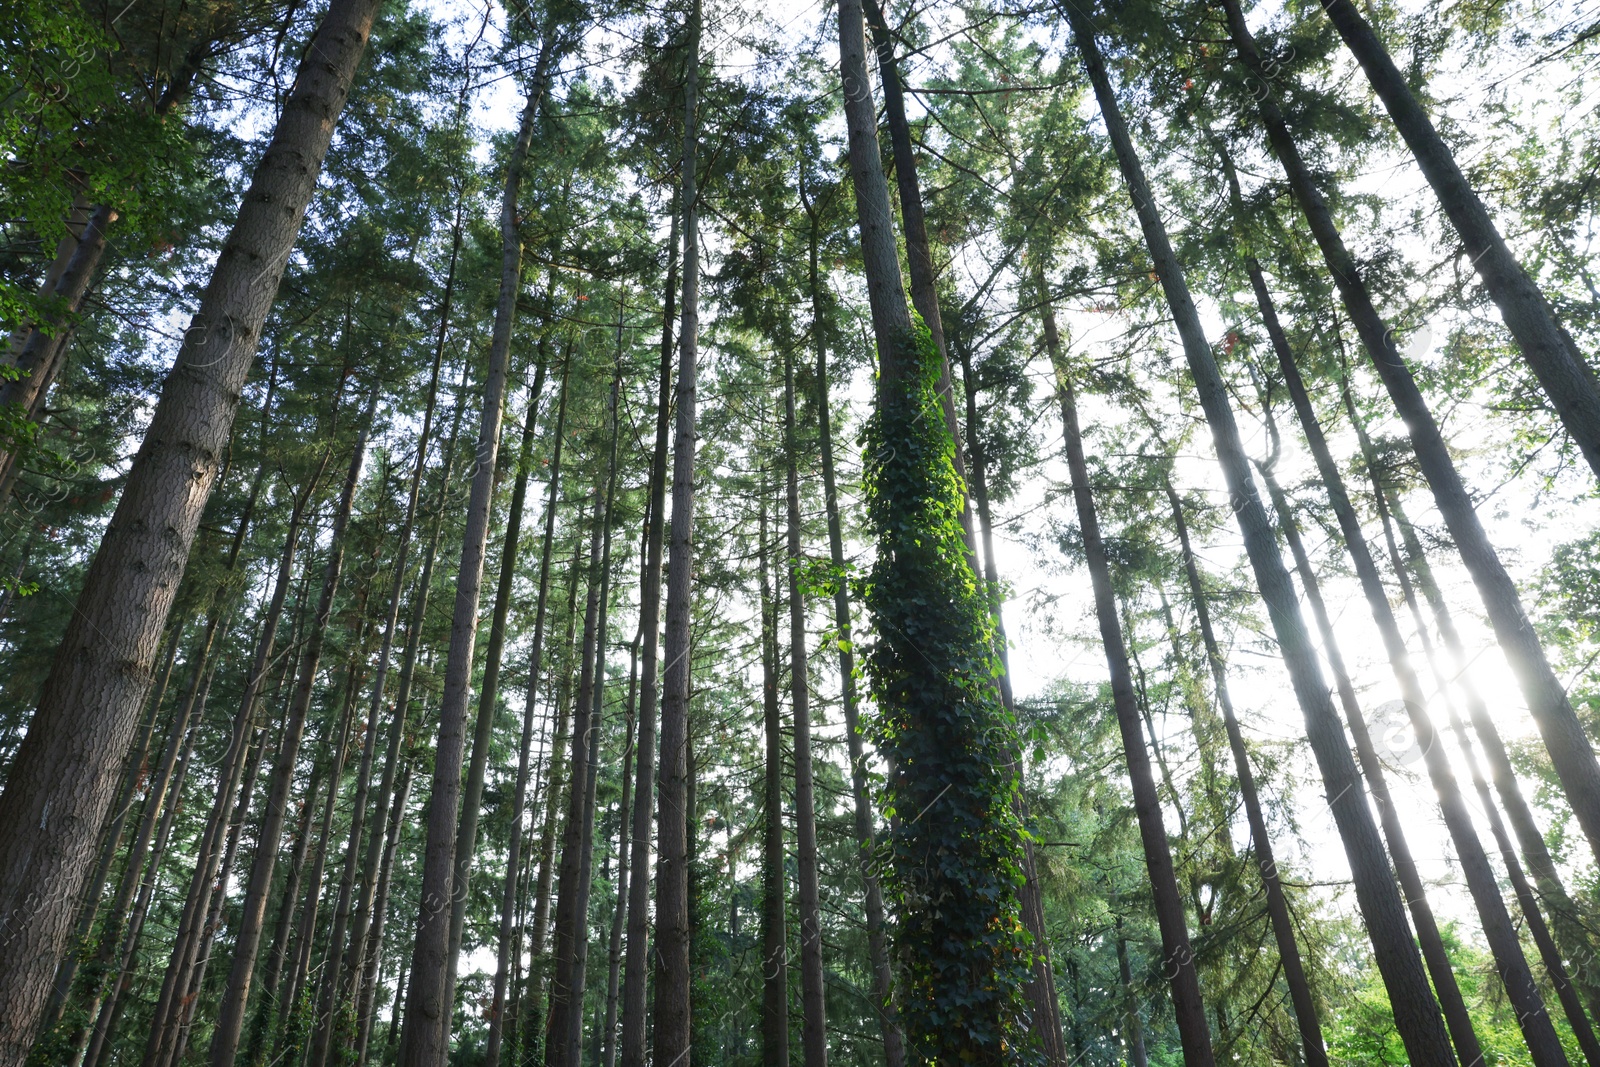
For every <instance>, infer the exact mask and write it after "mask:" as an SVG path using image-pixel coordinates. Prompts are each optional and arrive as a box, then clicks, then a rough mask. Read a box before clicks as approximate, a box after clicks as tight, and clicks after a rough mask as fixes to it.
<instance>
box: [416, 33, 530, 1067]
mask: <svg viewBox="0 0 1600 1067" xmlns="http://www.w3.org/2000/svg"><path fill="white" fill-rule="evenodd" d="M552 28H553V24H550V25H547V26H546V31H545V36H544V42H543V44H542V45H541V47H540V50H539V60H538V62H537V64H536V66H535V72H534V79H533V82H532V84H531V86H530V87H529V89H528V97H527V101H526V103H524V105H523V109H522V119H521V122H520V124H519V126H518V129H517V137H516V140H515V142H514V143H513V145H512V149H511V154H510V157H509V158H508V159H507V161H506V175H505V180H504V182H503V184H502V187H501V196H500V291H499V297H498V300H497V301H496V304H495V315H494V333H493V337H492V340H491V341H490V344H489V356H488V365H487V367H486V368H485V372H484V375H485V377H484V383H483V415H482V418H481V421H480V422H479V425H478V445H477V450H476V451H475V452H474V453H473V457H474V465H473V472H472V487H471V490H470V492H469V495H468V499H467V507H466V526H465V529H464V531H463V534H462V541H461V565H460V567H459V569H458V570H457V572H456V598H455V610H454V612H453V614H452V616H451V623H450V651H449V654H448V656H447V657H446V659H445V671H444V697H443V700H442V702H441V704H440V708H439V728H438V734H437V742H436V746H435V750H434V768H433V788H432V791H431V793H430V794H429V797H428V816H427V825H428V836H427V844H426V846H425V848H424V856H423V865H422V887H421V893H422V896H421V900H422V906H421V907H420V908H419V909H418V914H417V936H416V941H415V943H414V945H413V948H412V957H411V988H410V990H409V991H408V992H407V1001H406V1018H405V1036H404V1040H403V1041H402V1042H401V1049H400V1061H401V1065H402V1067H444V1064H445V1063H446V1061H447V1060H448V1058H449V1053H450V1003H451V1001H452V999H453V993H454V990H452V989H450V988H449V980H450V976H451V973H452V965H451V959H452V957H451V952H450V921H451V916H452V914H453V908H452V905H451V901H452V899H453V894H454V892H455V886H454V873H455V844H456V834H457V831H458V829H459V826H460V801H461V763H462V755H463V750H464V749H465V742H466V718H467V702H468V700H469V699H470V698H471V694H472V667H473V653H474V650H475V649H476V647H477V640H478V599H479V594H480V592H481V591H482V587H483V564H484V556H485V550H486V548H487V546H488V540H489V517H490V510H491V505H492V504H493V500H492V497H493V496H494V482H495V461H496V458H497V457H498V456H499V452H500V423H501V421H502V418H503V416H504V411H505V392H506V377H507V371H508V369H509V364H510V357H511V328H512V325H513V322H514V320H515V318H516V310H517V298H518V296H519V295H520V293H521V291H522V232H521V223H520V221H519V220H520V215H519V210H520V209H519V206H518V195H519V193H520V191H521V188H522V169H523V164H524V162H525V161H526V159H527V155H528V147H529V145H530V144H531V143H532V141H533V134H534V126H535V125H536V121H537V119H538V115H539V108H540V103H541V101H542V99H543V96H544V92H545V72H546V71H547V70H548V69H549V63H550V58H551V56H552V54H553V52H554V46H553V36H552Z"/></svg>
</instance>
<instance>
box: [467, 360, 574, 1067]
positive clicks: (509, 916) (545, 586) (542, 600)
mask: <svg viewBox="0 0 1600 1067" xmlns="http://www.w3.org/2000/svg"><path fill="white" fill-rule="evenodd" d="M540 369H541V370H543V364H542V363H541V364H540ZM570 371H571V361H570V359H567V358H564V359H563V361H562V366H561V395H560V399H559V400H557V402H556V423H555V431H554V438H553V439H554V445H553V446H552V449H551V456H550V493H549V496H548V498H547V499H546V501H545V512H544V545H543V548H542V549H541V550H540V553H539V594H538V601H537V604H536V606H535V608H534V614H533V645H532V646H531V649H532V650H531V652H530V653H529V658H528V692H527V697H526V699H525V701H524V703H523V709H522V739H521V744H520V746H519V747H518V750H517V752H518V755H517V785H516V792H514V793H513V794H512V799H511V805H512V806H511V843H510V846H509V849H508V852H507V858H506V876H505V883H504V888H503V889H502V891H501V897H500V930H499V941H498V949H497V953H498V954H497V957H496V966H495V972H494V1000H493V1002H492V1003H491V1006H490V1008H489V1037H488V1044H487V1048H486V1050H485V1052H484V1063H485V1067H499V1064H500V1046H501V1043H502V1042H503V1041H504V1031H505V1022H506V1019H505V1013H506V985H507V981H508V978H509V970H510V963H511V954H512V953H511V950H512V923H513V919H514V918H515V914H516V906H517V876H518V872H519V870H520V867H521V857H522V819H523V815H524V813H526V812H527V810H528V780H529V778H530V777H531V776H532V765H531V764H530V763H529V754H530V752H531V750H532V745H533V722H534V711H535V710H536V709H537V707H538V704H539V677H540V672H541V670H542V668H543V660H544V626H545V612H546V608H547V605H548V604H549V600H550V561H551V558H552V554H553V552H554V549H555V536H556V509H557V504H558V503H559V501H560V493H561V451H562V444H563V443H564V436H565V434H566V425H567V383H568V380H569V373H570ZM528 466H529V464H528V461H527V460H526V459H524V461H523V463H522V467H521V471H522V473H521V474H520V475H519V485H520V484H522V482H523V481H524V480H525V479H526V477H527V469H528Z"/></svg>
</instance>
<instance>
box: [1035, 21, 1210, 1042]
mask: <svg viewBox="0 0 1600 1067" xmlns="http://www.w3.org/2000/svg"><path fill="white" fill-rule="evenodd" d="M1078 39H1079V42H1080V47H1081V44H1082V42H1083V40H1084V39H1085V38H1084V36H1083V35H1078ZM1044 314H1045V320H1044V321H1045V338H1046V344H1047V345H1048V346H1049V348H1050V357H1051V361H1052V363H1054V365H1055V371H1056V385H1057V390H1058V395H1059V399H1060V402H1061V426H1062V431H1063V435H1064V438H1065V441H1066V451H1067V467H1068V469H1069V470H1070V471H1071V474H1072V495H1073V499H1074V501H1075V502H1076V504H1077V509H1078V528H1079V529H1080V530H1081V531H1082V534H1083V551H1084V559H1085V562H1086V563H1087V565H1088V567H1089V580H1090V583H1091V584H1092V586H1093V587H1094V602H1095V615H1096V617H1097V618H1098V620H1099V623H1100V640H1101V643H1102V644H1103V645H1104V646H1105V653H1106V666H1107V669H1108V670H1109V671H1110V673H1111V700H1112V705H1113V707H1114V708H1115V709H1116V716H1117V726H1118V728H1119V729H1120V731H1121V733H1122V751H1123V754H1124V755H1125V757H1126V759H1127V764H1128V778H1129V780H1130V782H1131V784H1132V787H1133V810H1134V813H1135V815H1136V816H1137V817H1138V822H1139V838H1140V841H1141V842H1142V844H1143V846H1144V861H1145V867H1146V868H1147V870H1148V871H1149V875H1150V892H1151V898H1152V900H1153V902H1154V905H1155V913H1156V925H1157V926H1158V927H1159V928H1160V930H1161V955H1162V973H1163V974H1164V975H1165V976H1166V978H1167V979H1168V981H1169V983H1170V984H1171V988H1172V1009H1173V1016H1174V1019H1175V1021H1176V1022H1177V1025H1178V1039H1179V1042H1180V1043H1181V1045H1182V1047H1183V1062H1184V1064H1185V1065H1186V1067H1209V1065H1210V1064H1212V1063H1214V1062H1215V1059H1214V1058H1213V1056H1212V1053H1211V1032H1210V1028H1209V1027H1208V1025H1207V1023H1206V1008H1205V1004H1204V1002H1203V1001H1202V1000H1201V999H1200V976H1199V972H1198V970H1197V969H1196V967H1195V957H1194V951H1193V950H1192V949H1191V948H1190V946H1189V929H1188V925H1187V922H1186V920H1185V919H1184V914H1183V898H1182V895H1181V894H1180V892H1179V890H1178V877H1177V871H1176V869H1175V868H1174V866H1173V862H1172V849H1171V847H1170V846H1169V845H1168V843H1167V830H1166V826H1165V824H1164V820H1163V819H1162V815H1161V797H1160V794H1159V793H1158V792H1157V790H1156V779H1155V775H1154V774H1153V773H1152V772H1151V768H1150V755H1149V753H1148V752H1147V751H1146V750H1145V742H1144V729H1143V724H1142V719H1141V716H1140V714H1139V698H1138V694H1137V693H1136V692H1135V691H1134V688H1133V671H1132V668H1131V667H1130V665H1129V662H1128V647H1127V644H1126V643H1125V641H1124V639H1123V630H1122V623H1121V620H1120V618H1119V617H1118V614H1117V599H1116V593H1115V591H1114V590H1113V588H1112V584H1111V562H1110V559H1109V558H1108V557H1107V555H1106V550H1105V545H1104V543H1103V542H1102V541H1101V538H1100V519H1099V515H1098V513H1097V511H1096V508H1095V502H1094V491H1093V489H1092V488H1091V486H1090V484H1089V462H1088V459H1087V457H1086V456H1085V454H1084V450H1083V436H1082V434H1081V433H1080V432H1079V429H1078V405H1077V399H1076V397H1075V395H1074V390H1073V387H1072V375H1071V373H1070V371H1069V370H1068V368H1067V366H1066V359H1065V355H1064V354H1063V353H1062V352H1061V343H1060V338H1059V334H1058V333H1057V330H1056V328H1055V313H1054V311H1053V309H1051V308H1050V306H1049V305H1048V304H1046V305H1045V309H1044ZM1052 339H1053V340H1052Z"/></svg>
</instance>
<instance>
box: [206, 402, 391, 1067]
mask: <svg viewBox="0 0 1600 1067" xmlns="http://www.w3.org/2000/svg"><path fill="white" fill-rule="evenodd" d="M377 401H378V390H377V388H376V387H374V388H373V391H372V395H371V397H370V398H369V399H368V402H367V410H366V413H365V414H364V415H363V417H362V420H361V429H360V430H359V431H358V432H357V434H356V440H355V446H354V450H353V452H352V455H351V458H350V469H349V471H348V473H347V474H346V476H345V482H344V489H343V491H342V492H341V494H340V497H339V504H338V507H337V509H336V510H335V512H334V516H333V528H332V532H331V534H330V538H331V540H330V542H329V548H328V559H327V562H326V564H324V567H323V574H322V592H321V595H320V597H319V599H318V601H317V608H316V614H315V615H314V616H312V619H311V623H310V632H309V633H308V634H307V635H306V646H305V650H304V652H303V658H302V661H301V663H300V677H299V679H298V680H297V681H296V683H295V689H294V696H293V698H292V699H291V701H290V704H289V710H288V713H287V716H286V718H285V721H284V736H283V742H282V744H280V745H279V749H278V760H277V764H276V765H275V766H274V767H273V769H272V780H271V786H270V788H269V790H268V796H267V802H266V807H265V808H264V809H263V813H262V819H261V830H260V833H259V834H258V835H257V839H256V854H255V859H254V861H253V862H252V863H251V867H250V883H249V886H248V887H247V888H246V890H245V899H244V905H243V907H242V909H241V912H240V916H239V933H238V936H237V937H236V938H235V939H234V948H233V966H232V969H231V970H230V971H229V973H228V984H227V986H226V988H225V990H224V992H223V996H222V1003H221V1005H220V1006H219V1008H218V1011H217V1026H216V1029H215V1030H214V1031H213V1033H212V1038H211V1064H212V1067H233V1061H234V1058H235V1056H236V1055H237V1054H238V1051H239V1039H240V1037H241V1036H242V1035H243V1033H244V1023H245V1015H246V1010H247V1008H248V1006H249V1002H250V986H251V984H252V982H253V981H254V977H255V965H256V955H257V953H258V951H259V950H260V947H261V931H262V927H263V925H264V920H265V917H266V909H267V898H268V896H269V895H270V894H271V891H272V873H273V868H274V866H275V865H276V864H277V860H278V848H279V845H280V843H281V842H282V840H283V821H284V816H285V814H286V811H287V808H288V803H289V791H290V789H291V787H292V786H293V782H294V772H295V764H296V763H297V762H298V760H299V756H300V741H301V738H302V737H303V736H304V735H305V727H306V713H307V712H308V711H309V710H310V707H311V698H312V694H313V690H314V688H315V684H316V677H317V670H318V668H319V666H320V665H321V660H322V645H323V641H324V639H325V638H326V636H327V629H328V625H329V620H330V616H331V615H332V613H333V598H334V595H335V594H336V593H337V592H338V589H339V579H340V576H341V574H342V572H343V568H344V548H345V545H344V540H345V537H344V535H345V529H346V527H347V525H348V524H349V522H350V513H351V510H352V509H353V507H354V505H355V494H356V487H357V485H358V483H359V481H360V478H361V466H362V462H363V460H364V459H365V458H366V451H367V434H368V432H369V430H370V427H371V423H372V415H373V411H374V409H375V408H376V406H377Z"/></svg>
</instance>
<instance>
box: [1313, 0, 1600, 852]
mask: <svg viewBox="0 0 1600 1067" xmlns="http://www.w3.org/2000/svg"><path fill="white" fill-rule="evenodd" d="M1322 9H1323V10H1324V11H1326V12H1327V13H1328V20H1329V21H1330V22H1332V23H1333V26H1334V29H1336V30H1338V31H1339V36H1340V37H1342V38H1344V43H1345V45H1346V46H1347V47H1348V48H1349V49H1350V53H1351V55H1353V56H1355V58H1356V62H1358V63H1360V64H1361V68H1362V70H1364V71H1365V72H1366V75H1367V80H1368V81H1370V82H1371V83H1372V88H1373V89H1374V90H1375V91H1376V92H1377V94H1378V98H1379V99H1380V100H1382V101H1383V104H1384V107H1385V108H1387V109H1388V111H1389V117H1390V118H1391V119H1393V120H1394V124H1395V128H1396V129H1398V130H1399V131H1400V136H1401V137H1403V138H1405V142H1406V144H1407V146H1409V147H1410V149H1411V154H1412V155H1413V156H1415V157H1416V160H1417V165H1418V167H1419V168H1420V169H1421V170H1422V174H1423V176H1424V177H1425V178H1427V179H1428V184H1429V185H1431V186H1432V187H1433V191H1434V194H1435V195H1436V196H1437V197H1438V199H1439V206H1440V207H1442V208H1444V213H1445V214H1446V215H1447V216H1449V218H1450V222H1451V224H1452V225H1453V226H1454V227H1455V230H1456V233H1457V234H1458V235H1459V236H1460V238H1461V243H1462V245H1463V247H1464V250H1465V251H1466V254H1467V256H1468V257H1469V258H1470V261H1471V263H1472V265H1473V267H1475V268H1476V269H1477V271H1478V277H1480V278H1482V279H1483V287H1484V289H1486V290H1487V291H1488V293H1489V298H1490V299H1491V300H1493V301H1494V302H1495V306H1496V307H1498V308H1499V309H1500V316H1501V318H1503V319H1504V320H1505V324H1506V328H1507V329H1509V330H1510V331H1511V336H1512V337H1513V338H1515V339H1516V342H1517V347H1518V348H1520V349H1522V358H1523V361H1524V362H1526V363H1527V365H1528V366H1529V367H1530V368H1531V369H1532V370H1533V373H1534V376H1535V377H1537V378H1538V380H1539V385H1540V386H1541V387H1542V388H1543V389H1544V392H1545V395H1546V396H1548V397H1549V398H1550V401H1551V403H1552V404H1553V405H1554V407H1555V410H1556V414H1557V415H1559V416H1560V418H1561V422H1562V424H1563V425H1565V426H1566V428H1567V432H1568V433H1569V434H1571V435H1572V441H1573V443H1574V444H1576V445H1577V446H1578V450H1579V451H1580V452H1581V453H1582V454H1583V458H1584V459H1586V460H1587V461H1588V463H1589V466H1590V468H1591V469H1592V470H1593V471H1594V472H1595V474H1596V475H1600V388H1597V386H1596V382H1595V375H1594V371H1593V370H1592V369H1590V368H1589V366H1588V365H1587V364H1585V363H1584V360H1583V355H1582V354H1581V353H1580V352H1579V351H1578V348H1577V346H1576V345H1575V344H1574V343H1573V340H1572V337H1571V335H1570V334H1568V333H1567V331H1566V330H1564V329H1563V328H1562V326H1561V324H1560V322H1559V321H1557V319H1556V313H1555V309H1554V308H1552V307H1551V306H1550V302H1549V301H1548V300H1546V299H1545V296H1544V293H1542V292H1541V291H1540V290H1539V286H1538V284H1537V283H1536V282H1534V280H1533V279H1532V278H1530V277H1529V276H1528V273H1527V271H1525V270H1523V268H1522V264H1521V263H1519V262H1517V258H1516V256H1515V255H1513V254H1512V251H1511V249H1510V247H1509V246H1507V244H1506V242H1505V238H1503V237H1502V236H1501V235H1500V231H1499V229H1498V228H1497V227H1496V226H1495V224H1494V220H1493V219H1491V218H1490V217H1489V211H1488V209H1487V208H1485V207H1484V204H1483V201H1482V200H1480V199H1479V198H1478V194H1477V192H1476V191H1475V190H1474V189H1473V188H1472V185H1471V184H1470V183H1469V182H1468V181H1467V179H1466V176H1465V175H1464V174H1462V173H1461V168H1460V166H1459V165H1457V163H1456V159H1455V155H1454V154H1453V153H1452V152H1451V151H1450V148H1449V146H1448V145H1446V144H1445V142H1444V138H1442V137H1440V136H1439V131H1438V130H1437V129H1435V128H1434V125H1433V123H1432V121H1430V120H1429V118H1428V114H1427V112H1426V111H1424V110H1423V109H1422V105H1421V104H1420V103H1418V101H1417V98H1416V96H1415V95H1414V94H1413V93H1412V91H1411V87H1410V86H1409V85H1408V84H1407V83H1406V79H1405V77H1404V76H1403V75H1402V74H1401V73H1400V71H1399V70H1398V69H1397V68H1396V67H1395V65H1394V60H1393V59H1391V58H1390V56H1389V51H1388V49H1387V48H1385V47H1384V44H1383V41H1382V40H1380V39H1379V37H1378V35H1377V33H1375V32H1374V31H1373V29H1372V26H1371V25H1370V24H1369V23H1368V22H1367V20H1366V19H1364V18H1362V16H1361V12H1360V10H1359V9H1358V8H1357V7H1356V6H1355V5H1354V4H1353V3H1351V2H1350V0H1322ZM1587 832H1588V833H1590V834H1591V835H1593V834H1594V832H1595V831H1593V830H1588V831H1587Z"/></svg>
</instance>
